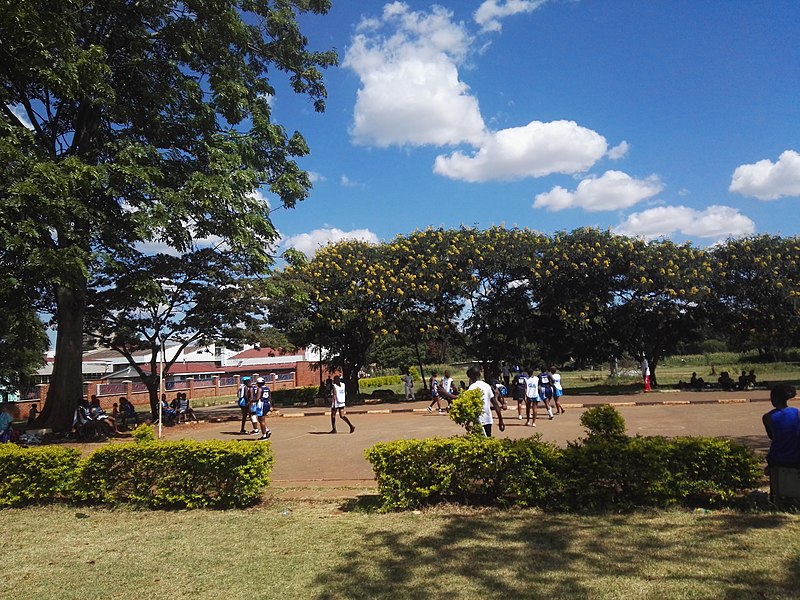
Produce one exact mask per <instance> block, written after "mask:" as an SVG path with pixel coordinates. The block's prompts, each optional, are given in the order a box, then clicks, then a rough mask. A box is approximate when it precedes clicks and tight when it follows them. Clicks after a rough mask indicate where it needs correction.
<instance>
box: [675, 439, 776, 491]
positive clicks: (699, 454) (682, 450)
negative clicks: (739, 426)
mask: <svg viewBox="0 0 800 600" xmlns="http://www.w3.org/2000/svg"><path fill="white" fill-rule="evenodd" d="M669 450H670V454H669V458H668V461H669V471H670V474H671V480H670V485H671V486H672V490H671V493H672V494H673V495H674V496H675V497H677V498H680V499H682V500H685V501H686V502H687V503H689V504H711V505H713V504H720V503H723V502H726V501H728V500H731V499H732V498H733V497H734V495H735V494H736V493H737V492H738V491H740V490H744V489H748V488H753V487H755V486H756V485H758V483H759V481H760V480H761V478H762V470H761V460H760V459H759V458H758V457H757V456H756V455H755V454H754V453H753V451H752V450H750V449H749V448H747V447H746V446H743V445H742V444H737V443H736V442H732V441H730V440H721V439H717V438H704V437H680V438H675V439H673V440H671V441H670V448H669Z"/></svg>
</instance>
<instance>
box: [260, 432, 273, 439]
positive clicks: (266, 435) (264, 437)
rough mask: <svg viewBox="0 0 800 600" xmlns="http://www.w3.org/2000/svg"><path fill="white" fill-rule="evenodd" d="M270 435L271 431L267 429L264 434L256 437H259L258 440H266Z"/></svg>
mask: <svg viewBox="0 0 800 600" xmlns="http://www.w3.org/2000/svg"><path fill="white" fill-rule="evenodd" d="M271 437H272V432H271V431H267V433H265V434H264V435H262V436H261V437H260V438H258V439H260V440H268V439H269V438H271Z"/></svg>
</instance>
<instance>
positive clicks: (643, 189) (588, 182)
mask: <svg viewBox="0 0 800 600" xmlns="http://www.w3.org/2000/svg"><path fill="white" fill-rule="evenodd" d="M663 188H664V186H663V185H661V181H659V179H658V177H656V176H655V175H651V176H650V177H648V178H647V179H634V178H633V177H631V176H630V175H628V174H627V173H623V172H622V171H606V172H605V173H603V175H601V176H600V177H591V178H589V179H584V180H583V181H581V182H580V183H579V184H578V187H577V188H576V189H575V191H574V192H570V191H569V190H565V189H564V188H562V187H561V186H556V187H554V188H553V189H552V190H550V191H549V192H545V193H543V194H537V196H536V199H535V200H534V203H533V208H546V209H548V210H551V211H558V210H564V209H566V208H576V207H577V208H582V209H584V210H587V211H589V212H597V211H601V210H618V209H621V208H628V207H630V206H633V205H634V204H637V203H639V202H641V201H642V200H644V199H645V198H650V197H651V196H655V195H656V194H658V193H659V192H660V191H661V190H662V189H663Z"/></svg>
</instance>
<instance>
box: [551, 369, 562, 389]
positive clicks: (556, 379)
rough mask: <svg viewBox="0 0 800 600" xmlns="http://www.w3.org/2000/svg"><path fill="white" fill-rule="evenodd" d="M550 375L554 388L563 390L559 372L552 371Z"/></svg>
mask: <svg viewBox="0 0 800 600" xmlns="http://www.w3.org/2000/svg"><path fill="white" fill-rule="evenodd" d="M550 377H552V378H553V385H554V386H555V388H556V389H557V390H558V391H559V392H561V391H563V390H564V388H562V387H561V373H553V374H552V375H550Z"/></svg>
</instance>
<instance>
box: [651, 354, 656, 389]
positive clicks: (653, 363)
mask: <svg viewBox="0 0 800 600" xmlns="http://www.w3.org/2000/svg"><path fill="white" fill-rule="evenodd" d="M657 366H658V359H657V358H653V360H652V361H650V386H651V387H658V379H656V367H657Z"/></svg>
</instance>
